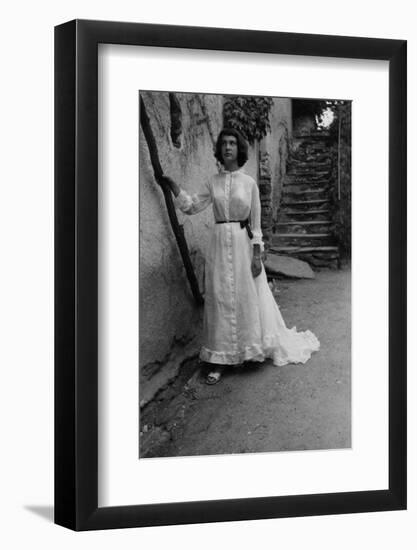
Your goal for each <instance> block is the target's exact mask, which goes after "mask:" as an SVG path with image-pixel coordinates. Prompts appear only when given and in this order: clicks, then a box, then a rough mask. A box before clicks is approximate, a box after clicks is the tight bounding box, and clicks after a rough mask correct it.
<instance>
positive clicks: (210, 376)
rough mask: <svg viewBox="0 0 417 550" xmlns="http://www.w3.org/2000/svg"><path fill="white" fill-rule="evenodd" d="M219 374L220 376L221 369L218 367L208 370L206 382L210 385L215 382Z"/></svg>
mask: <svg viewBox="0 0 417 550" xmlns="http://www.w3.org/2000/svg"><path fill="white" fill-rule="evenodd" d="M221 376H222V371H221V370H219V369H216V370H213V371H211V372H209V373H208V375H207V378H206V384H209V385H210V386H212V385H213V384H217V382H218V381H219V380H220V378H221Z"/></svg>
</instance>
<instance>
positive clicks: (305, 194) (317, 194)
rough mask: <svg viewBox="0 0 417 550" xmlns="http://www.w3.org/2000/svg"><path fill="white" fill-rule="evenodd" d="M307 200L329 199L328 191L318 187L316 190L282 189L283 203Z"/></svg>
mask: <svg viewBox="0 0 417 550" xmlns="http://www.w3.org/2000/svg"><path fill="white" fill-rule="evenodd" d="M309 199H326V200H327V199H329V190H328V189H327V188H325V187H319V188H318V189H311V188H310V189H305V190H302V189H294V188H293V189H291V190H289V189H285V188H284V195H283V200H284V201H292V200H309Z"/></svg>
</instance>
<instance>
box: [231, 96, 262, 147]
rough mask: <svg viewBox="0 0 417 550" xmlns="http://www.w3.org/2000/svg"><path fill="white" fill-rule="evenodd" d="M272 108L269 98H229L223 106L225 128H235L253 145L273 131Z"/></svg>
mask: <svg viewBox="0 0 417 550" xmlns="http://www.w3.org/2000/svg"><path fill="white" fill-rule="evenodd" d="M271 106H272V99H271V98H269V97H254V96H247V97H246V96H229V97H228V98H227V100H226V101H225V103H224V106H223V123H224V126H225V127H229V128H235V129H236V130H238V131H239V132H240V133H241V134H242V135H243V137H244V138H245V139H246V140H247V141H248V142H249V143H251V144H252V143H254V142H255V141H259V140H261V139H262V138H263V137H264V136H265V135H266V134H267V132H268V131H270V130H271V125H270V122H269V113H270V111H271Z"/></svg>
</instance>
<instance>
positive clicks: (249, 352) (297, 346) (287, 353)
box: [200, 327, 320, 367]
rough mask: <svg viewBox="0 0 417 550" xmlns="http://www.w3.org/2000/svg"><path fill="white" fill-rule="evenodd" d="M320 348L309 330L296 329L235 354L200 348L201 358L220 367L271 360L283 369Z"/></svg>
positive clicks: (301, 361)
mask: <svg viewBox="0 0 417 550" xmlns="http://www.w3.org/2000/svg"><path fill="white" fill-rule="evenodd" d="M319 349H320V342H319V340H318V339H317V337H316V336H315V335H314V334H313V333H312V332H311V331H309V330H306V331H305V332H297V329H296V327H293V328H292V329H286V331H285V334H284V335H281V336H279V335H265V336H264V337H263V339H262V345H259V344H252V345H251V346H245V347H244V348H243V349H240V350H238V351H230V352H226V351H215V350H210V349H208V348H206V347H204V346H203V347H202V348H201V351H200V359H201V360H202V361H205V362H207V363H214V364H219V365H239V364H241V363H244V362H245V361H258V362H263V361H265V359H272V361H273V364H274V365H275V366H278V367H282V366H284V365H288V364H291V363H293V364H296V363H302V364H304V363H306V362H307V361H308V360H309V359H310V357H311V354H312V353H314V352H316V351H318V350H319Z"/></svg>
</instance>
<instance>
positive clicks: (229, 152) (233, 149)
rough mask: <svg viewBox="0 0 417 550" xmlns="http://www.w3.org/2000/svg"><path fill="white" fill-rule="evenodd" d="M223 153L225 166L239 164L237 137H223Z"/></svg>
mask: <svg viewBox="0 0 417 550" xmlns="http://www.w3.org/2000/svg"><path fill="white" fill-rule="evenodd" d="M221 152H222V158H223V162H224V163H225V164H231V163H234V162H237V155H238V148H237V139H236V138H235V136H227V135H226V136H223V137H222V144H221Z"/></svg>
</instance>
